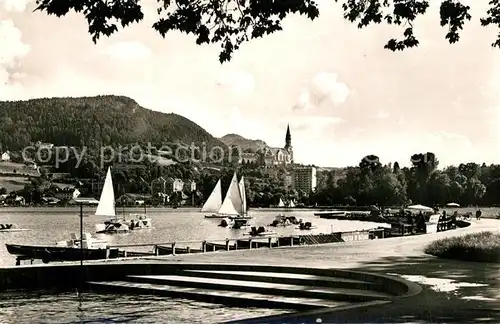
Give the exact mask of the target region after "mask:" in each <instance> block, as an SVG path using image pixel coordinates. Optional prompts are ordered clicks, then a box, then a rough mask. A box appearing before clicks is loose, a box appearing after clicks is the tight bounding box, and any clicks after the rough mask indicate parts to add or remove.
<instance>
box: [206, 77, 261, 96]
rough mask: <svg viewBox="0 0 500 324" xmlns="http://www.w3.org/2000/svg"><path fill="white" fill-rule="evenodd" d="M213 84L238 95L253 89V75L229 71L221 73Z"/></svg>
mask: <svg viewBox="0 0 500 324" xmlns="http://www.w3.org/2000/svg"><path fill="white" fill-rule="evenodd" d="M215 84H216V85H217V86H219V87H222V88H227V89H229V90H230V91H231V92H233V93H235V94H240V95H244V94H249V93H251V92H253V91H254V89H255V80H254V77H253V75H252V74H250V73H247V72H230V73H225V74H222V75H221V76H219V78H217V80H216V82H215Z"/></svg>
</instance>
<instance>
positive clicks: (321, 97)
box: [293, 72, 350, 110]
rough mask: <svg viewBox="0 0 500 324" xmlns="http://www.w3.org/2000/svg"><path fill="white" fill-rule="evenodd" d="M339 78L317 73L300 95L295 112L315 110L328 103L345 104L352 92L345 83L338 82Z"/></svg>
mask: <svg viewBox="0 0 500 324" xmlns="http://www.w3.org/2000/svg"><path fill="white" fill-rule="evenodd" d="M337 78H338V75H337V74H335V73H327V72H320V73H317V74H316V75H315V76H314V77H313V78H312V80H311V81H310V82H309V84H308V86H307V87H306V89H304V90H303V91H302V92H301V94H300V95H299V100H298V102H297V104H296V105H295V106H294V107H293V110H309V109H313V108H315V107H319V106H321V105H322V104H323V103H325V102H328V101H329V102H330V103H331V104H333V105H334V106H338V105H340V104H342V103H344V102H345V101H346V100H347V97H348V96H349V93H350V90H349V87H348V86H347V85H346V84H345V83H343V82H339V81H337Z"/></svg>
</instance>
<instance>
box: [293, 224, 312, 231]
mask: <svg viewBox="0 0 500 324" xmlns="http://www.w3.org/2000/svg"><path fill="white" fill-rule="evenodd" d="M295 228H296V229H299V230H301V231H308V230H312V229H316V228H317V226H315V225H313V224H312V223H311V222H305V223H300V224H299V225H298V226H297V227H295Z"/></svg>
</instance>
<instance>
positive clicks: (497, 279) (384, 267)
mask: <svg viewBox="0 0 500 324" xmlns="http://www.w3.org/2000/svg"><path fill="white" fill-rule="evenodd" d="M481 231H500V221H499V220H495V219H481V220H480V221H477V220H473V221H472V224H471V226H469V227H467V228H462V229H457V230H454V231H447V232H439V233H435V234H428V235H418V236H407V237H398V238H388V239H381V240H370V241H353V242H346V243H334V244H326V245H317V246H296V247H283V248H277V249H266V248H262V249H254V250H239V251H230V252H217V253H206V254H196V255H195V254H191V255H178V256H174V257H172V256H169V257H148V258H145V259H146V260H148V261H149V262H168V263H183V262H189V263H193V262H195V263H231V264H250V265H288V266H308V267H317V268H338V269H349V270H353V271H366V272H373V273H379V274H389V275H395V276H400V277H402V278H404V279H407V280H409V281H413V282H416V283H418V284H420V285H421V286H422V288H423V290H422V292H421V293H420V294H418V295H416V296H414V297H409V298H401V299H398V300H396V301H394V302H392V303H388V304H384V305H378V306H372V307H366V308H362V309H360V308H353V309H346V310H331V311H321V312H309V313H304V314H303V315H283V316H273V317H269V318H259V319H249V320H247V321H239V322H238V323H248V324H250V323H318V322H322V323H335V322H336V323H346V322H347V323H395V322H397V323H408V322H412V323H415V322H420V323H422V322H423V323H436V322H446V323H452V322H453V323H464V322H476V323H498V322H500V264H489V263H476V262H463V261H456V260H447V259H441V258H436V257H434V256H430V255H426V254H425V253H424V252H423V250H424V248H425V246H426V245H427V244H428V243H430V242H432V241H434V240H436V239H439V238H445V237H451V236H458V235H464V234H469V233H476V232H481ZM146 260H142V262H144V261H146ZM137 261H139V260H136V262H137ZM107 262H120V261H111V260H110V261H107ZM139 262H141V261H139ZM146 262H147V261H146Z"/></svg>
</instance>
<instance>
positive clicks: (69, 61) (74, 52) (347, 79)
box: [0, 0, 500, 167]
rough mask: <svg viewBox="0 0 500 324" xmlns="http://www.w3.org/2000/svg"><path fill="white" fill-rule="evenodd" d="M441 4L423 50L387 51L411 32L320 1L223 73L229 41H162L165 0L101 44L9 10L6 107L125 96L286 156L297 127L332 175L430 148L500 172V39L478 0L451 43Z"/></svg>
mask: <svg viewBox="0 0 500 324" xmlns="http://www.w3.org/2000/svg"><path fill="white" fill-rule="evenodd" d="M437 2H438V1H435V2H433V1H431V3H434V5H433V6H431V9H430V10H429V13H428V14H427V15H426V16H425V17H422V18H420V19H418V20H417V21H416V22H415V24H414V25H415V33H416V35H417V37H418V38H419V40H420V42H421V44H420V46H419V47H418V48H415V49H410V50H406V51H403V52H397V53H394V52H391V51H389V50H385V49H384V48H383V46H384V44H385V43H386V42H387V40H388V39H390V38H392V37H399V36H401V35H402V31H403V27H393V26H383V25H380V26H372V27H368V28H366V29H363V30H359V29H357V27H356V26H355V25H353V24H351V23H349V22H347V21H345V20H344V19H343V18H342V11H341V8H340V5H339V4H335V3H334V1H331V0H330V1H326V0H320V1H319V4H320V17H319V18H318V19H316V20H314V21H311V20H308V19H307V18H305V17H303V16H298V15H297V16H292V17H290V18H287V19H286V20H285V21H284V23H283V26H284V31H281V32H278V33H275V34H273V35H271V36H267V37H265V38H262V39H256V40H253V41H251V42H250V43H248V44H245V45H243V46H242V47H241V49H240V50H239V51H237V52H236V53H235V54H234V57H233V60H232V61H231V62H230V63H225V64H223V65H221V64H220V63H219V61H218V54H219V52H220V47H219V45H217V44H214V45H204V46H198V45H196V44H195V39H194V37H193V36H188V35H184V34H180V33H176V32H173V33H171V34H169V35H168V36H167V37H166V38H165V39H163V38H162V37H161V36H160V35H159V34H157V33H156V32H155V31H154V30H153V29H152V28H151V25H152V23H153V22H154V19H155V18H156V12H155V6H156V0H145V1H143V4H144V6H145V19H144V21H142V22H141V23H139V24H134V25H132V27H128V28H126V29H124V30H121V31H120V32H118V33H116V34H114V35H112V36H111V37H109V38H102V39H101V40H99V41H98V43H97V44H94V43H93V42H92V40H91V37H90V35H89V34H88V33H87V25H86V21H85V20H84V18H83V17H82V16H79V15H76V14H74V13H71V14H68V15H67V16H66V17H63V18H57V17H54V16H47V15H45V14H44V13H39V12H36V13H34V12H33V8H34V4H33V3H32V1H29V0H0V44H1V45H0V100H24V99H30V98H38V97H55V96H57V97H65V96H73V97H76V96H91V95H99V94H117V95H126V96H129V97H131V98H133V99H135V100H136V101H137V102H138V103H139V104H140V105H142V106H144V107H146V108H149V109H153V110H158V111H162V112H174V113H177V114H180V115H183V116H185V117H187V118H189V119H191V120H193V121H194V122H196V123H197V124H199V125H200V126H201V127H203V128H204V129H206V130H207V131H208V132H210V133H211V134H212V135H214V136H216V137H221V136H223V135H225V134H228V133H237V134H239V135H242V136H244V137H247V138H251V139H262V140H264V141H265V142H266V143H267V144H269V145H271V146H279V147H282V146H284V144H285V131H286V126H287V124H288V123H289V124H290V129H291V134H292V144H293V147H294V157H295V161H296V162H299V163H305V164H316V165H320V166H337V167H341V166H347V165H355V164H358V163H359V161H360V160H361V158H362V157H363V156H365V155H368V154H375V155H377V156H379V157H380V160H381V162H382V163H389V162H394V161H398V162H399V163H400V164H401V165H409V160H410V156H411V154H413V153H419V152H428V151H430V152H434V153H435V154H436V156H437V157H438V159H439V160H440V165H441V166H446V165H450V164H459V163H461V162H472V161H475V162H479V163H482V162H486V163H495V162H496V163H500V93H499V91H498V89H499V87H500V49H493V48H492V47H491V46H490V44H491V43H492V42H493V41H494V40H495V37H496V34H497V33H498V31H497V30H495V28H484V27H481V26H480V23H479V18H480V17H481V16H482V15H484V12H485V11H486V5H487V1H467V2H469V3H470V6H471V7H472V16H473V19H472V20H471V21H470V22H468V23H467V25H466V26H465V28H464V31H463V32H462V34H461V36H462V37H461V41H460V42H459V43H458V44H455V45H449V44H448V42H447V41H446V40H445V39H444V36H445V34H446V30H445V29H444V28H442V27H440V25H439V16H438V13H439V10H438V7H437V4H436V3H437Z"/></svg>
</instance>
